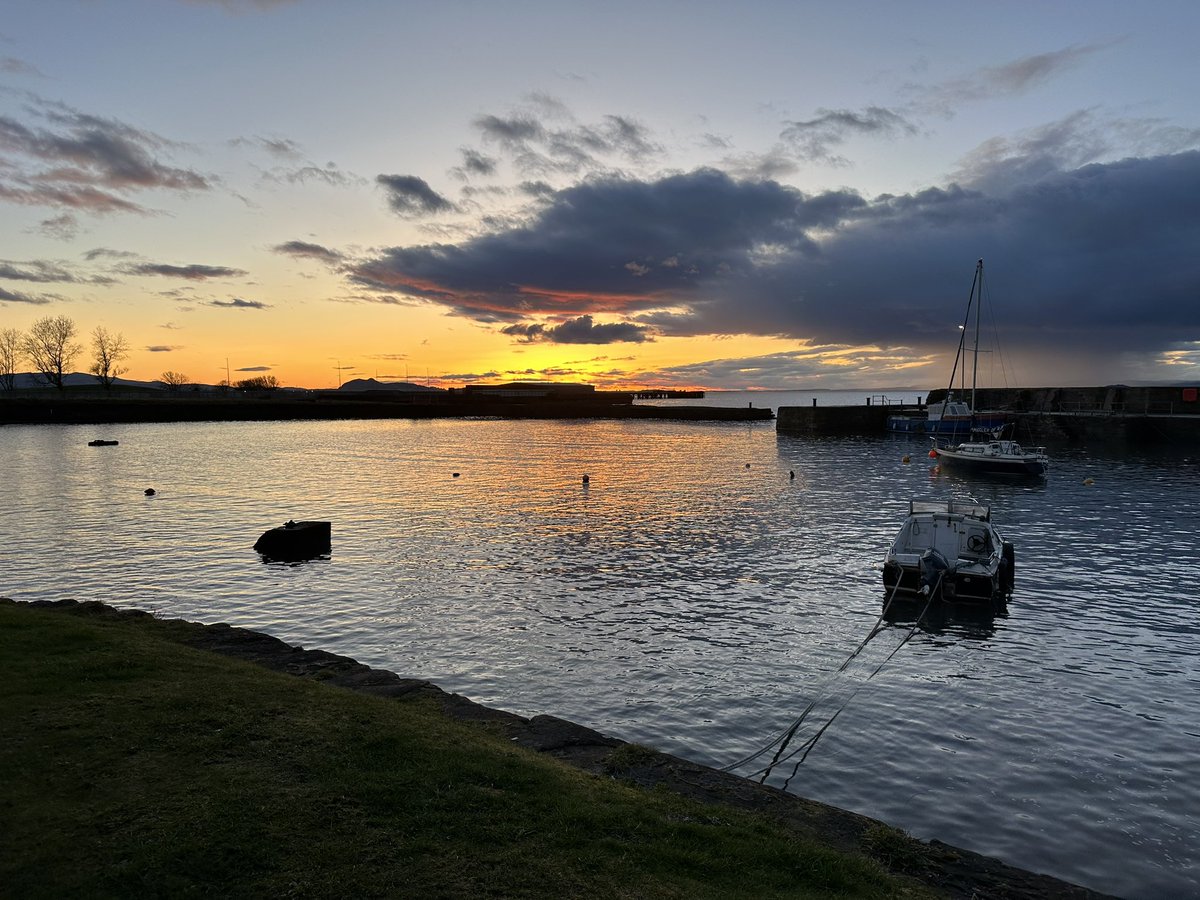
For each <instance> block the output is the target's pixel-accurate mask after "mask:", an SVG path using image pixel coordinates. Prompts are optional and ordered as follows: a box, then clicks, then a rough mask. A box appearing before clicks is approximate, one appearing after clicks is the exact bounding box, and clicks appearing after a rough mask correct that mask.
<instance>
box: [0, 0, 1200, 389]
mask: <svg viewBox="0 0 1200 900" xmlns="http://www.w3.org/2000/svg"><path fill="white" fill-rule="evenodd" d="M1198 34H1200V4H1197V3H1195V2H1153V0H1151V2H1145V3H1128V2H1124V0H1122V2H1106V0H1095V2H1072V0H1064V2H1054V3H1045V2H1008V3H977V2H968V0H956V2H915V3H903V4H901V3H884V2H882V0H876V2H858V0H848V2H839V3H813V2H803V0H788V2H755V0H745V2H740V3H731V2H729V3H710V2H703V0H701V2H656V0H640V2H636V3H634V2H626V0H605V2H591V0H584V2H574V3H573V2H561V0H559V2H546V0H525V2H522V0H514V2H476V0H431V2H402V0H397V2H385V0H373V2H356V0H345V2H337V3H334V2H332V0H323V2H322V0H258V2H255V0H225V2H199V0H191V2H185V0H145V2H136V0H129V2H121V0H6V2H5V4H4V15H3V16H0V213H2V218H0V238H2V243H0V328H17V329H21V330H25V329H27V328H28V327H29V326H30V325H31V324H32V323H33V322H34V321H35V320H36V319H39V318H41V317H44V316H48V315H67V316H70V317H71V318H72V319H73V320H74V321H75V322H76V323H77V325H78V326H79V330H80V338H81V343H83V344H85V345H86V343H87V339H88V336H89V333H90V332H91V330H92V329H93V328H95V327H96V326H104V327H105V328H107V329H109V330H110V331H116V332H120V333H121V334H123V335H124V336H125V338H126V340H127V341H128V343H129V345H130V348H131V353H130V356H129V359H128V360H127V363H126V364H127V365H128V367H129V372H128V375H127V377H130V378H135V379H140V380H152V379H155V378H157V377H158V376H159V374H160V373H162V372H163V371H165V370H173V371H177V372H183V373H185V374H186V375H187V376H188V377H189V378H190V379H192V380H193V381H197V382H206V383H215V382H217V381H219V380H221V379H222V378H224V377H225V373H226V365H227V363H226V361H227V360H228V366H229V369H230V370H231V372H232V375H233V378H234V380H237V379H239V378H244V377H249V376H250V375H258V374H271V375H274V376H276V377H277V378H278V379H279V380H280V381H281V382H282V383H284V384H288V385H296V386H306V387H316V388H326V387H336V386H337V384H338V383H339V381H340V380H348V379H351V378H355V377H378V378H380V379H381V380H410V381H420V382H426V381H429V382H430V383H433V384H440V385H443V386H453V385H461V384H469V383H475V382H498V381H512V380H529V379H539V380H541V379H550V380H568V381H585V382H590V383H594V384H596V385H598V386H601V387H609V386H611V387H616V386H642V385H646V386H680V387H684V386H686V387H700V388H708V389H719V388H768V389H786V388H796V389H806V390H807V389H814V388H871V387H877V388H886V387H902V386H903V387H908V386H912V387H919V388H930V387H938V386H943V385H944V384H945V382H946V381H947V379H948V377H949V369H950V363H951V361H952V358H953V355H954V351H955V347H956V345H957V341H958V334H959V324H960V323H961V321H962V318H963V313H964V310H965V306H966V301H967V297H968V294H969V292H970V288H971V280H972V275H973V273H974V268H975V261H976V259H978V258H983V259H984V260H985V266H986V272H987V283H988V289H989V290H988V295H987V297H986V299H987V306H986V307H985V312H984V326H985V331H987V333H988V334H989V335H990V334H994V333H998V336H999V349H1000V350H1001V351H1002V353H988V354H986V355H983V356H981V359H980V374H981V380H983V381H985V382H986V383H988V384H995V385H1005V384H1007V385H1009V386H1027V387H1031V386H1039V385H1099V384H1111V383H1117V382H1123V383H1138V382H1172V383H1174V382H1189V381H1190V382H1196V381H1200V372H1198V371H1197V365H1198V364H1200V149H1198V148H1200V92H1198V90H1197V86H1198V85H1200V64H1198V63H1197V59H1198V58H1200V57H1198V54H1197V52H1196V47H1195V42H1196V36H1197V35H1198ZM86 355H87V354H86V352H85V354H84V355H83V356H82V357H81V359H80V362H79V363H78V364H77V366H76V368H77V369H80V370H82V369H85V368H86Z"/></svg>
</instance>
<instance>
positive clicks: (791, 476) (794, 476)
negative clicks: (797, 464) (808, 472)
mask: <svg viewBox="0 0 1200 900" xmlns="http://www.w3.org/2000/svg"><path fill="white" fill-rule="evenodd" d="M788 479H789V480H791V481H795V480H796V473H795V472H793V471H792V470H791V469H788Z"/></svg>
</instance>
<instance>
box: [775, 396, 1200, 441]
mask: <svg viewBox="0 0 1200 900" xmlns="http://www.w3.org/2000/svg"><path fill="white" fill-rule="evenodd" d="M945 395H946V391H945V390H933V391H930V392H929V396H928V398H926V399H927V401H928V402H932V403H936V402H938V401H940V400H942V399H943V398H944V397H945ZM975 397H976V403H975V406H976V409H977V410H978V411H985V410H1002V411H1004V412H1005V414H1006V416H1007V418H1008V421H1009V422H1011V423H1013V424H1014V426H1015V431H1016V436H1017V438H1018V439H1019V440H1021V441H1022V442H1037V443H1044V442H1048V443H1074V444H1082V443H1108V444H1183V443H1188V442H1191V443H1196V442H1197V440H1200V388H1196V387H1188V386H1151V387H1128V386H1126V385H1107V386H1104V387H1073V388H1072V387H1047V388H980V389H979V390H977V391H976V392H975ZM923 409H924V405H919V406H911V405H908V406H901V405H891V404H886V403H879V402H872V401H871V398H866V399H865V400H864V403H863V404H862V405H861V406H825V407H822V406H816V405H814V406H812V407H808V406H785V407H780V409H779V411H778V415H777V419H776V426H775V427H776V431H778V432H779V433H780V434H795V435H803V436H814V437H816V436H840V437H849V436H877V435H884V434H886V433H887V420H888V416H892V415H919V414H920V413H921V412H922V411H923Z"/></svg>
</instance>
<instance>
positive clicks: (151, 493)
mask: <svg viewBox="0 0 1200 900" xmlns="http://www.w3.org/2000/svg"><path fill="white" fill-rule="evenodd" d="M145 494H146V496H147V497H153V496H154V494H155V490H154V488H146V490H145Z"/></svg>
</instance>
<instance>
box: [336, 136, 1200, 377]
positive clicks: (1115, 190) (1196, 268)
mask: <svg viewBox="0 0 1200 900" xmlns="http://www.w3.org/2000/svg"><path fill="white" fill-rule="evenodd" d="M1005 166H1006V168H1005V169H1004V170H1003V171H1000V170H998V169H997V168H993V169H992V170H991V171H989V172H986V173H984V172H979V173H976V176H977V177H975V178H974V179H973V180H969V181H964V182H962V183H960V184H955V185H951V186H949V187H946V188H932V189H929V190H925V191H921V192H918V193H913V194H906V195H897V196H892V195H884V196H880V197H876V198H872V199H868V198H864V197H862V196H860V195H859V194H857V193H855V192H853V191H848V190H843V191H826V192H823V193H819V194H804V193H802V192H800V191H798V190H795V189H793V188H790V187H787V186H784V185H781V184H778V183H776V182H773V181H739V180H735V179H733V178H731V177H729V176H728V175H726V174H723V173H721V172H718V171H715V170H708V169H706V170H699V171H694V172H690V173H687V174H679V175H672V176H669V177H665V178H661V179H658V180H654V181H635V180H629V179H622V178H605V179H597V180H592V181H587V182H584V183H581V184H578V185H576V186H573V187H570V188H567V189H565V190H562V191H559V192H557V193H555V194H553V195H551V196H549V197H548V198H547V203H546V205H545V206H544V207H543V208H542V209H541V210H540V211H539V212H538V213H537V214H536V216H535V217H534V218H532V219H531V220H529V221H528V222H527V223H526V224H524V225H523V226H521V227H514V228H509V229H507V230H503V231H498V232H494V233H491V234H487V235H483V236H480V237H476V238H474V239H471V240H467V241H464V242H462V243H458V244H436V245H424V246H411V247H394V248H391V249H388V250H386V251H384V252H382V253H380V254H379V255H377V256H376V257H375V258H373V259H369V260H365V261H362V262H360V263H358V264H355V265H353V266H351V267H350V268H349V270H348V271H349V274H350V277H351V279H352V280H353V281H355V282H357V283H358V284H360V285H362V286H365V287H368V288H371V289H374V290H379V291H387V292H394V293H404V294H408V295H411V296H416V297H421V298H424V299H425V300H426V301H429V302H433V303H436V304H440V305H443V306H445V307H447V308H448V309H449V310H451V311H453V312H454V313H456V314H458V315H463V316H467V317H470V318H473V319H475V320H478V321H481V322H491V323H498V324H501V325H503V326H505V330H506V331H507V332H508V333H509V334H512V335H513V336H514V337H517V338H519V339H521V340H558V341H560V342H563V343H573V342H581V338H582V340H583V341H586V340H587V338H588V332H589V331H590V332H591V333H592V335H593V336H594V337H595V338H596V339H595V340H593V341H589V342H593V343H605V342H608V341H611V340H635V341H636V340H643V339H645V338H646V337H648V336H649V335H650V334H659V335H666V336H669V335H710V334H718V335H719V334H755V335H776V336H782V337H789V338H796V339H800V340H805V341H812V342H815V343H820V344H828V345H844V344H877V345H879V346H882V347H898V346H907V347H910V348H922V347H924V348H928V349H931V350H933V351H934V352H943V351H945V350H946V347H945V343H946V336H947V333H948V332H947V329H948V326H949V328H950V329H951V331H950V333H952V334H953V333H954V332H953V323H957V322H958V321H960V319H961V317H962V312H963V308H964V306H965V303H966V299H967V295H968V292H969V288H970V284H971V276H972V274H973V270H974V266H975V260H976V259H977V258H980V257H982V258H984V259H985V260H986V265H987V271H988V275H989V283H990V285H991V293H992V294H993V295H995V300H996V302H995V306H996V309H997V315H998V316H1002V317H1003V321H1002V325H1003V327H1004V330H1005V331H1006V332H1009V333H1012V332H1018V333H1019V337H1018V339H1019V340H1020V341H1021V342H1022V344H1023V345H1024V346H1026V347H1028V348H1030V349H1034V348H1037V347H1041V348H1042V349H1047V348H1053V349H1057V351H1059V352H1063V353H1068V352H1072V351H1073V350H1074V349H1080V348H1086V350H1087V351H1088V352H1100V353H1104V352H1113V351H1133V352H1142V353H1144V352H1146V351H1157V350H1163V349H1167V348H1170V347H1176V346H1180V345H1181V342H1186V341H1195V340H1198V339H1200V254H1197V253H1196V247H1198V246H1200V152H1195V151H1190V152H1184V153H1177V154H1172V155H1163V156H1157V157H1151V158H1138V159H1127V160H1122V161H1118V162H1111V163H1104V164H1093V165H1086V166H1083V167H1081V168H1077V169H1074V170H1071V171H1049V172H1047V171H1046V170H1045V167H1043V168H1042V169H1040V170H1039V171H1038V174H1037V176H1036V177H1029V176H1028V175H1027V173H1028V171H1029V167H1026V168H1024V169H1022V168H1021V167H1019V166H1014V165H1012V164H1011V161H1006V162H1005ZM1023 173H1025V175H1024V176H1023V177H1019V176H1022V175H1023ZM418 193H419V192H418ZM594 314H607V315H609V316H610V317H611V316H614V315H615V316H617V317H619V318H622V319H623V320H624V321H625V322H626V323H628V325H627V326H622V327H623V328H624V329H625V330H624V331H621V332H611V331H610V332H608V333H604V332H602V331H601V329H603V328H605V327H606V326H598V325H595V324H593V322H592V320H590V319H588V320H586V322H585V321H583V319H582V317H585V316H591V315H594ZM542 320H546V321H549V322H550V323H551V324H548V325H547V324H545V323H544V322H543V321H542Z"/></svg>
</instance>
